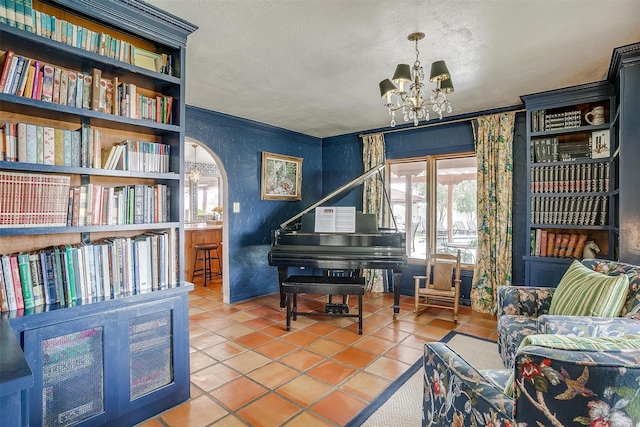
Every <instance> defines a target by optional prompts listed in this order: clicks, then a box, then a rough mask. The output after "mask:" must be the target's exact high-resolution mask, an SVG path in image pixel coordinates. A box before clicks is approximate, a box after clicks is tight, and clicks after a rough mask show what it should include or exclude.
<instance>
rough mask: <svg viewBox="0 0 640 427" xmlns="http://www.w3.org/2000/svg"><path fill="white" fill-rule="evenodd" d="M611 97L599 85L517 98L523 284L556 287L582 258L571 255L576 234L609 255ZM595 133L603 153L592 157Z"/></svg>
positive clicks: (607, 86)
mask: <svg viewBox="0 0 640 427" xmlns="http://www.w3.org/2000/svg"><path fill="white" fill-rule="evenodd" d="M613 92H614V90H613V85H612V84H611V83H609V82H608V81H602V82H596V83H591V84H586V85H580V86H573V87H569V88H563V89H558V90H553V91H548V92H543V93H537V94H531V95H525V96H522V97H521V98H522V100H523V101H524V103H525V107H526V109H527V142H528V144H527V163H526V164H527V174H526V176H527V183H528V184H529V185H528V189H527V214H526V235H527V236H529V239H527V247H526V249H525V254H526V255H525V256H524V263H525V283H526V284H527V285H529V286H551V287H555V286H557V284H558V283H559V282H560V279H561V278H562V276H563V274H564V272H565V271H566V270H567V268H568V267H569V265H570V264H571V262H572V261H573V260H574V259H582V250H578V251H574V250H573V249H574V248H576V247H579V246H578V240H579V239H580V236H583V240H586V241H589V240H593V241H595V242H596V244H597V245H598V246H599V247H600V253H599V254H598V256H599V257H601V258H606V259H613V257H614V252H615V246H616V242H617V238H616V234H617V233H616V231H615V229H614V226H613V217H614V216H615V213H614V205H615V203H614V198H613V197H614V194H616V191H615V190H614V189H615V188H617V182H616V178H617V170H616V169H615V168H616V165H615V164H614V163H613V161H612V159H613V158H614V155H615V150H616V147H617V141H616V136H615V135H614V134H612V132H611V130H610V128H611V123H612V121H613V113H614V111H615V107H614V94H613ZM596 109H597V110H598V111H602V116H601V120H600V121H598V122H596V121H594V120H593V119H592V113H591V112H592V111H596ZM600 135H605V137H606V142H607V151H606V155H601V154H593V152H595V149H594V147H595V141H594V138H600ZM592 157H593V158H592ZM551 234H553V235H554V241H553V242H551V243H549V242H548V240H547V236H548V235H551ZM558 236H564V238H563V237H560V238H559V237H558ZM548 251H549V252H551V253H547V252H548ZM567 252H568V253H569V256H567V255H566V253H567ZM578 252H579V253H578Z"/></svg>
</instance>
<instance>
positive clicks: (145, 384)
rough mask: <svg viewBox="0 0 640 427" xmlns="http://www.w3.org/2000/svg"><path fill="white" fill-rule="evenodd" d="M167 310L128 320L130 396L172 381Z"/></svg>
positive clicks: (169, 325) (168, 314)
mask: <svg viewBox="0 0 640 427" xmlns="http://www.w3.org/2000/svg"><path fill="white" fill-rule="evenodd" d="M171 344H172V330H171V311H170V310H167V311H163V312H158V313H152V314H149V315H145V316H140V317H135V318H133V319H130V320H129V345H130V354H131V359H130V361H129V371H130V375H131V376H130V379H131V383H130V388H131V400H133V399H136V398H138V397H140V396H142V395H144V394H146V393H149V392H151V391H154V390H157V389H158V388H160V387H163V386H165V385H167V384H169V383H171V382H172V381H173V369H172V367H173V363H172V359H173V354H172V350H171V349H172V345H171Z"/></svg>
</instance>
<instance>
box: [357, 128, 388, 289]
mask: <svg viewBox="0 0 640 427" xmlns="http://www.w3.org/2000/svg"><path fill="white" fill-rule="evenodd" d="M384 160H385V157H384V135H383V134H381V133H376V134H371V135H364V136H363V137H362V162H363V164H364V170H365V171H368V170H369V169H371V168H372V167H374V166H378V165H381V164H383V163H384ZM383 191H384V183H383V182H382V180H381V179H380V176H379V175H376V176H374V177H372V178H369V179H368V180H366V181H365V182H364V191H363V194H362V212H363V213H374V214H377V215H378V225H382V194H383ZM363 275H364V278H365V282H366V286H365V289H366V290H368V291H373V292H383V291H384V285H383V283H382V271H381V270H364V271H363Z"/></svg>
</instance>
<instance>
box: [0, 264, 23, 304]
mask: <svg viewBox="0 0 640 427" xmlns="http://www.w3.org/2000/svg"><path fill="white" fill-rule="evenodd" d="M0 264H1V265H2V282H3V285H4V289H5V292H6V294H7V305H8V306H9V310H10V311H14V310H17V309H18V297H17V296H16V291H15V288H14V286H13V275H12V274H11V264H10V261H9V255H2V256H1V258H0ZM20 297H22V294H20ZM22 308H24V305H23V307H22Z"/></svg>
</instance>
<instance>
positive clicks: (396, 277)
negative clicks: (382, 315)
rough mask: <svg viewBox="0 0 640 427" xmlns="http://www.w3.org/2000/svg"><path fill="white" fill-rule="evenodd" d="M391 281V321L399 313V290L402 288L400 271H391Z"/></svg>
mask: <svg viewBox="0 0 640 427" xmlns="http://www.w3.org/2000/svg"><path fill="white" fill-rule="evenodd" d="M391 280H392V281H393V319H394V320H395V319H396V318H397V317H398V313H400V288H401V287H402V270H396V269H395V268H394V269H393V274H392V278H391Z"/></svg>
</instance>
